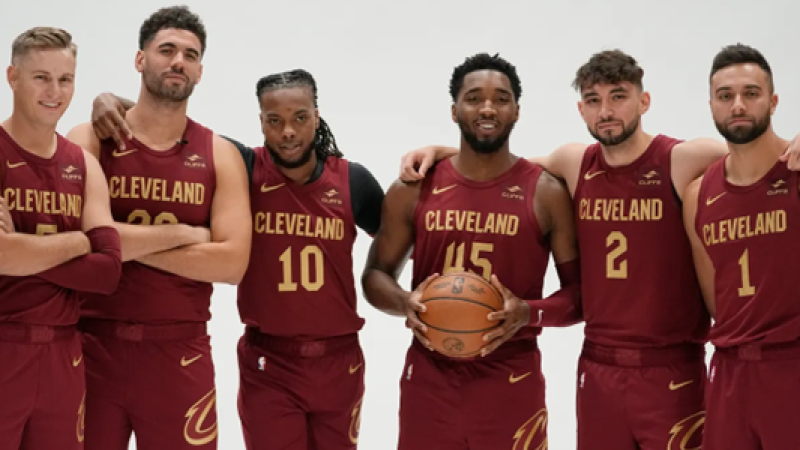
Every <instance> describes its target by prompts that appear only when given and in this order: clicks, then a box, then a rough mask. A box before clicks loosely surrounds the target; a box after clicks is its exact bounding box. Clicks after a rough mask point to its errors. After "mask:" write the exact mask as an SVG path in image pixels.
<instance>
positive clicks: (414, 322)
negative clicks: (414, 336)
mask: <svg viewBox="0 0 800 450" xmlns="http://www.w3.org/2000/svg"><path fill="white" fill-rule="evenodd" d="M407 317H408V326H409V327H410V328H411V329H412V330H419V331H421V332H423V333H425V332H427V331H428V327H427V326H425V324H424V323H423V322H422V321H421V320H419V317H417V315H416V314H409V315H408V316H407Z"/></svg>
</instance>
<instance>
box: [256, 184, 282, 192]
mask: <svg viewBox="0 0 800 450" xmlns="http://www.w3.org/2000/svg"><path fill="white" fill-rule="evenodd" d="M285 184H286V183H281V184H278V185H275V186H267V185H266V184H262V185H261V192H271V191H274V190H275V189H278V188H280V187H283V185H285Z"/></svg>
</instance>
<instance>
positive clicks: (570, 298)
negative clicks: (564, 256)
mask: <svg viewBox="0 0 800 450" xmlns="http://www.w3.org/2000/svg"><path fill="white" fill-rule="evenodd" d="M556 272H557V273H558V279H559V280H560V281H561V289H559V290H558V291H556V292H554V293H553V294H551V295H550V296H548V297H547V298H544V299H541V300H525V301H526V302H527V303H528V305H530V307H531V320H530V324H529V325H530V326H532V327H568V326H570V325H575V324H576V323H579V322H581V321H582V320H583V308H582V307H581V269H580V260H579V259H578V258H576V259H573V260H572V261H567V262H565V263H561V264H556Z"/></svg>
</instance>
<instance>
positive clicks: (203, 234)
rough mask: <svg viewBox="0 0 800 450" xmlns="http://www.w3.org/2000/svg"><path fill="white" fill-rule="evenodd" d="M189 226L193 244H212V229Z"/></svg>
mask: <svg viewBox="0 0 800 450" xmlns="http://www.w3.org/2000/svg"><path fill="white" fill-rule="evenodd" d="M187 226H188V227H189V232H190V233H191V234H192V242H194V243H195V244H207V243H209V242H211V228H206V227H193V226H190V225H187Z"/></svg>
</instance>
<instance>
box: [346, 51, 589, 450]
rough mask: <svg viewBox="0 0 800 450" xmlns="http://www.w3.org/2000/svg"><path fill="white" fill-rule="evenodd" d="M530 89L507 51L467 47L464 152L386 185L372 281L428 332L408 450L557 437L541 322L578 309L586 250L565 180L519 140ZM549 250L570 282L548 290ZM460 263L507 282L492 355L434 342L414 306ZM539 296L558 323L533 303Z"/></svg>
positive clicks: (403, 439)
mask: <svg viewBox="0 0 800 450" xmlns="http://www.w3.org/2000/svg"><path fill="white" fill-rule="evenodd" d="M521 93H522V88H521V85H520V81H519V77H518V76H517V72H516V69H515V68H514V66H513V65H511V64H510V63H508V62H507V61H505V60H504V59H502V58H500V57H498V56H489V55H487V54H478V55H475V56H472V57H470V58H467V59H466V61H465V62H464V63H463V64H462V65H460V66H458V67H456V69H455V70H454V72H453V75H452V78H451V82H450V94H451V96H452V98H453V106H452V117H453V121H454V122H456V123H457V124H458V125H459V128H460V129H461V148H460V151H459V153H458V154H457V155H456V156H454V157H453V158H451V159H449V160H447V161H444V162H442V163H441V164H439V165H438V166H437V167H436V168H435V170H434V171H433V172H432V174H430V175H429V176H428V178H426V179H425V181H423V182H422V183H415V184H404V183H401V182H396V183H395V184H393V185H392V187H391V188H390V189H389V191H388V192H387V194H386V201H385V202H384V208H383V213H382V220H381V228H380V231H379V232H378V234H377V235H376V237H375V240H374V242H373V244H372V247H371V249H370V253H369V257H368V261H367V267H366V269H365V272H364V275H363V279H362V283H363V287H364V292H365V295H366V297H367V299H368V300H369V301H370V302H371V303H372V304H373V305H375V306H376V307H377V308H379V309H381V310H383V311H385V312H387V313H389V314H393V315H399V316H403V317H406V318H407V320H408V323H409V324H410V325H411V326H412V327H414V328H415V331H416V332H417V333H418V338H417V339H414V341H413V343H412V345H411V348H410V349H409V351H408V355H407V359H406V366H405V371H404V374H403V377H402V380H401V391H400V392H401V393H400V442H399V448H400V449H401V450H417V449H422V448H431V449H433V448H435V449H448V450H466V449H469V450H490V449H491V450H495V449H498V448H514V447H515V446H518V447H519V448H521V447H522V446H526V447H530V448H546V446H547V410H546V407H545V389H544V378H543V376H542V372H541V359H540V354H539V349H538V347H537V343H536V341H537V336H538V335H539V333H540V331H541V328H539V327H540V326H545V325H550V326H559V325H568V324H571V323H574V322H577V320H579V317H577V311H579V310H580V306H579V304H578V301H579V299H578V294H579V291H580V289H579V284H578V282H577V281H578V280H577V277H578V262H577V261H578V251H577V246H576V242H575V229H574V223H573V213H572V204H571V202H570V199H569V193H568V192H567V190H566V188H565V187H564V186H563V185H562V184H561V183H559V182H558V181H557V180H556V179H555V178H553V177H552V176H551V175H549V174H548V173H546V172H544V171H543V170H542V169H541V167H540V166H538V165H534V164H532V163H530V162H528V161H526V160H525V159H521V158H519V157H517V156H515V155H513V154H512V153H511V152H510V150H509V144H508V137H509V135H510V133H511V130H512V129H513V127H514V124H515V123H516V121H517V119H518V118H519V104H518V101H519V98H520V95H521ZM450 214H474V215H475V217H485V218H486V219H485V220H487V221H489V222H480V223H475V225H474V226H466V227H459V226H456V225H451V224H450V223H448V222H445V221H444V220H443V219H442V220H440V221H437V220H436V219H435V217H437V216H445V215H450ZM492 219H496V220H495V221H494V222H493V223H495V224H497V225H491V223H492V222H491V220H492ZM501 224H514V225H513V226H511V225H508V226H504V225H501ZM478 229H480V231H478ZM412 248H413V249H414V269H413V281H412V284H413V287H414V288H416V290H415V291H414V292H408V291H406V290H404V289H403V288H401V287H400V286H399V284H398V283H397V278H398V276H399V274H400V272H401V271H402V269H403V266H404V263H405V261H406V258H407V256H408V255H409V252H410V251H411V249H412ZM462 249H463V252H464V253H463V255H462V254H461V252H462ZM551 249H552V252H553V256H554V259H555V263H556V267H557V268H558V271H559V276H560V277H561V281H562V286H563V289H562V290H560V291H558V292H557V293H556V294H554V295H553V296H551V297H550V298H548V299H544V300H541V297H542V286H543V279H544V275H545V271H546V269H547V264H548V261H549V258H550V250H551ZM454 253H457V255H454ZM511 254H514V255H515V257H514V258H511V257H510V256H509V255H511ZM447 255H450V257H448V256H447ZM460 261H463V267H461V266H462V264H460V263H459V262H460ZM451 270H456V271H461V270H470V271H474V272H475V273H477V274H479V275H481V276H483V277H484V278H486V279H489V280H491V281H492V283H493V284H495V285H496V286H497V287H498V289H500V292H503V293H504V297H505V299H504V300H505V304H506V306H505V309H504V310H503V311H501V312H499V313H492V314H490V315H489V319H490V320H491V319H498V320H503V321H504V322H503V325H502V326H501V327H499V329H498V330H496V331H493V332H491V333H489V334H487V335H486V339H487V340H488V342H487V346H486V347H485V348H484V352H483V353H484V355H485V356H481V357H476V358H471V359H452V358H449V357H446V356H443V355H441V354H439V353H437V352H432V351H429V350H428V349H427V348H426V347H428V346H429V343H428V342H427V341H426V340H425V339H424V337H423V335H424V332H425V327H424V326H423V325H422V324H421V322H420V321H419V320H418V318H417V317H416V312H417V311H420V310H422V308H421V305H420V304H419V297H420V294H419V292H421V291H422V290H423V289H424V287H425V286H426V285H427V283H429V282H430V281H431V279H432V278H433V276H435V275H436V274H439V273H446V272H448V271H451ZM498 278H499V279H498ZM501 282H502V283H503V285H501V284H500V283H501ZM506 287H507V288H506ZM520 298H522V299H528V300H520ZM539 307H541V308H542V309H545V310H547V312H546V313H545V315H544V317H546V318H547V320H548V321H549V323H546V322H544V321H539V317H540V316H539V315H538V314H531V310H535V309H537V308H539ZM556 317H558V319H555V318H556Z"/></svg>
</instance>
